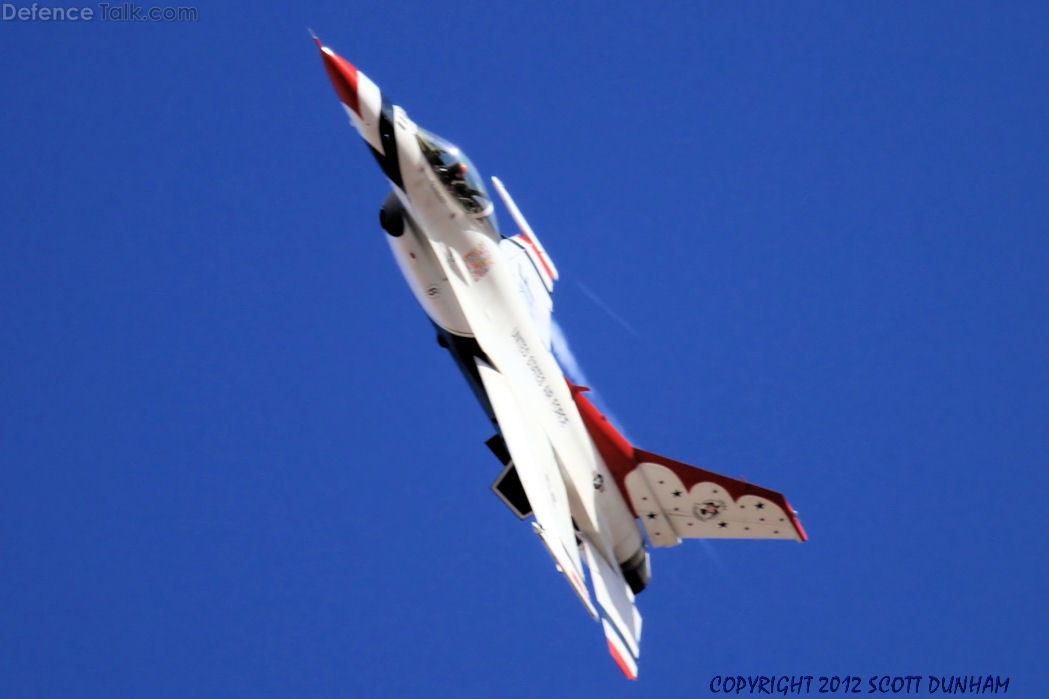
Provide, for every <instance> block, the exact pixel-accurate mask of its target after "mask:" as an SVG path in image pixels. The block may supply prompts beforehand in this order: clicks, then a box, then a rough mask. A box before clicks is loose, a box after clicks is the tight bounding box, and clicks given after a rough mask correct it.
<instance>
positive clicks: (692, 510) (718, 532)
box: [624, 449, 807, 546]
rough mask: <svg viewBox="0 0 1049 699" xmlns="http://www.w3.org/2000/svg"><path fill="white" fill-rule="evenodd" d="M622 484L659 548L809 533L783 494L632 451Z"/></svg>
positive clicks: (799, 537)
mask: <svg viewBox="0 0 1049 699" xmlns="http://www.w3.org/2000/svg"><path fill="white" fill-rule="evenodd" d="M634 458H635V460H636V463H637V467H636V468H634V469H633V470H632V471H630V472H629V473H627V474H626V477H625V478H624V485H625V486H626V490H627V492H628V494H629V496H630V500H631V503H632V504H633V506H634V511H635V512H636V513H637V516H638V517H639V518H640V519H641V521H642V523H643V524H644V525H645V531H646V533H647V534H648V538H649V540H650V541H651V542H652V544H653V545H655V546H675V545H677V544H679V543H681V539H793V540H795V541H805V539H806V538H807V537H806V536H805V530H804V529H802V528H801V522H799V521H798V518H797V515H796V514H795V513H794V510H793V509H792V508H791V506H790V503H788V502H787V499H786V498H785V497H783V495H782V494H780V493H777V492H775V491H773V490H768V489H766V488H762V487H759V486H756V485H751V484H750V483H747V482H746V481H741V480H736V479H735V478H729V477H727V476H722V475H719V474H717V473H712V472H710V471H705V470H703V469H701V468H696V467H695V466H689V465H688V464H683V463H681V462H680V461H674V460H673V459H668V458H666V457H665V456H660V455H658V454H653V453H651V452H647V451H643V450H641V449H635V450H634Z"/></svg>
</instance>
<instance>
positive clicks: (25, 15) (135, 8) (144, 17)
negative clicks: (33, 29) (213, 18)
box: [0, 2, 200, 22]
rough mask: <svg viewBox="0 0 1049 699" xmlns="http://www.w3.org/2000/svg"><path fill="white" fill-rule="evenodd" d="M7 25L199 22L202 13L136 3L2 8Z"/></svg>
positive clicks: (189, 9) (5, 6)
mask: <svg viewBox="0 0 1049 699" xmlns="http://www.w3.org/2000/svg"><path fill="white" fill-rule="evenodd" d="M0 18H2V19H3V21H4V22H94V21H102V22H196V21H199V20H200V12H199V10H198V9H197V8H196V7H143V6H141V5H139V4H137V3H134V2H123V3H116V4H115V3H110V2H100V3H98V4H97V5H84V6H81V7H57V6H48V5H41V4H40V3H38V2H34V3H33V4H32V5H15V4H14V3H10V2H5V3H3V5H0Z"/></svg>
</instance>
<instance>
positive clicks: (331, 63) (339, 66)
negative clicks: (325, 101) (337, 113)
mask: <svg viewBox="0 0 1049 699" xmlns="http://www.w3.org/2000/svg"><path fill="white" fill-rule="evenodd" d="M313 40H314V41H316V42H317V48H319V49H320V50H321V58H322V59H323V60H324V68H325V70H327V71H328V78H329V79H330V80H331V84H332V86H334V87H335V92H336V94H338V95H339V99H340V100H342V103H343V104H345V105H346V106H347V107H349V108H350V109H352V110H353V112H354V114H356V115H357V116H358V117H359V116H361V105H360V97H359V93H358V91H357V69H356V68H354V66H353V64H352V63H350V62H349V61H347V60H346V59H345V58H343V57H342V56H340V55H339V54H337V53H335V52H334V51H332V50H331V49H330V48H328V47H327V46H325V45H324V44H322V43H321V40H320V39H318V38H317V37H313Z"/></svg>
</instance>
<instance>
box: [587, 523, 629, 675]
mask: <svg viewBox="0 0 1049 699" xmlns="http://www.w3.org/2000/svg"><path fill="white" fill-rule="evenodd" d="M582 546H583V551H584V553H585V555H586V565H587V568H589V569H590V582H591V584H593V586H594V595H595V596H596V597H597V603H598V605H600V607H601V616H602V617H603V618H605V619H607V620H608V622H609V623H610V624H612V626H613V627H614V628H615V630H616V631H617V632H618V635H619V638H620V639H621V640H622V641H623V643H624V644H625V646H626V649H627V650H628V651H629V652H630V656H631V657H632V658H633V659H634V660H635V661H636V660H637V658H638V657H639V656H640V654H641V645H640V644H641V614H640V613H638V611H637V607H635V606H634V593H633V592H631V591H630V586H629V585H627V582H626V580H625V579H624V578H623V573H622V571H620V570H619V566H612V565H610V564H609V563H608V561H607V560H605V558H604V556H603V555H601V552H600V551H598V550H597V549H596V548H595V547H594V546H593V544H591V543H590V542H589V541H587V539H586V538H585V537H584V538H583V543H582ZM634 674H635V675H636V674H637V669H636V665H635V672H634Z"/></svg>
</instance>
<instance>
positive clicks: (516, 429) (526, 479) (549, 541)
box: [475, 359, 597, 619]
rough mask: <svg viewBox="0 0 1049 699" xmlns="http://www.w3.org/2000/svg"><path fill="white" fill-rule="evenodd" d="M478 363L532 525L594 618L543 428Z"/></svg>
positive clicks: (560, 479) (504, 385) (559, 478)
mask: <svg viewBox="0 0 1049 699" xmlns="http://www.w3.org/2000/svg"><path fill="white" fill-rule="evenodd" d="M475 361H476V364H477V370H478V372H479V373H480V375H481V382H482V383H483V384H484V388H485V391H486V392H487V393H488V399H489V400H490V401H491V404H492V410H494V411H495V416H496V419H497V420H498V422H499V430H500V432H502V435H503V439H504V440H505V441H506V448H507V450H508V451H509V452H510V457H511V458H512V459H513V462H514V466H515V468H516V469H517V476H518V478H520V480H521V486H522V487H523V488H524V491H525V494H526V495H527V496H528V503H529V504H530V505H531V506H532V512H533V514H534V515H535V522H534V523H533V525H532V526H533V528H534V529H535V532H536V534H538V535H539V538H541V539H542V540H543V544H545V545H546V548H547V550H548V551H549V552H550V555H551V556H552V557H553V559H554V563H555V564H556V566H557V569H558V571H559V572H561V573H563V574H564V576H565V578H567V580H568V583H569V584H570V585H571V586H572V589H573V590H574V591H575V593H576V595H578V596H579V599H580V601H581V602H582V603H583V605H584V606H585V607H586V609H587V611H588V612H590V615H591V616H592V617H594V618H595V619H596V618H597V610H596V609H594V605H593V602H591V600H590V593H589V591H588V590H587V589H586V584H585V583H584V580H585V578H584V573H583V566H582V562H581V561H580V558H579V547H578V546H577V544H576V535H575V528H574V527H573V526H572V515H571V511H570V509H569V505H568V493H567V491H566V490H565V482H564V478H563V477H562V475H561V470H560V468H559V467H558V465H557V460H556V457H555V456H554V452H553V449H551V447H550V442H549V440H547V438H546V435H544V434H543V431H542V428H541V427H540V426H539V425H537V424H536V423H535V421H534V420H530V419H529V418H528V417H527V415H526V414H525V413H524V412H523V411H521V409H520V408H519V407H518V404H517V401H516V399H515V398H514V396H513V394H512V393H511V391H510V387H509V385H508V384H507V382H506V379H505V378H504V377H503V375H502V374H500V373H499V372H498V371H496V370H495V369H494V368H493V367H492V366H491V365H490V364H488V363H487V362H485V361H483V360H481V359H476V360H475Z"/></svg>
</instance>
